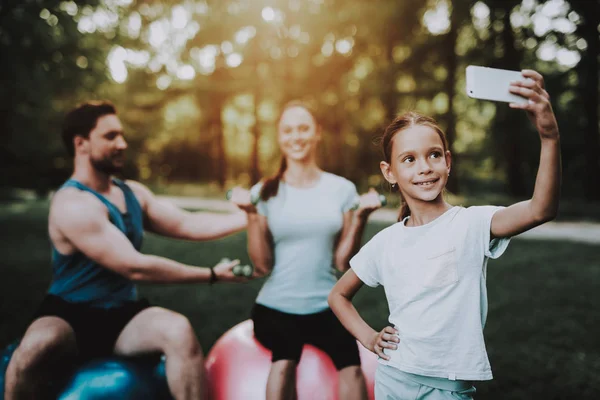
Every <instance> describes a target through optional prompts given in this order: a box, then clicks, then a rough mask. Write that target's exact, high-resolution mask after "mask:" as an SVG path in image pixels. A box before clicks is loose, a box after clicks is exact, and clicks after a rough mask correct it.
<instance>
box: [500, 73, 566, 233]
mask: <svg viewBox="0 0 600 400" xmlns="http://www.w3.org/2000/svg"><path fill="white" fill-rule="evenodd" d="M522 73H523V77H524V78H529V79H527V80H523V81H519V82H513V84H512V85H511V87H510V91H511V93H515V94H518V95H521V96H523V97H526V98H527V99H529V101H528V102H527V103H526V104H512V103H511V104H510V106H511V108H517V109H522V110H526V111H527V115H528V117H529V119H530V120H531V121H532V122H533V124H534V125H535V127H536V129H537V131H538V132H539V134H540V140H541V149H540V165H539V168H538V173H537V178H536V181H535V188H534V191H533V196H532V197H531V199H530V200H526V201H522V202H520V203H516V204H513V205H512V206H510V207H507V208H504V209H502V210H499V211H498V212H497V213H495V214H494V217H493V218H492V225H491V234H492V236H493V237H509V236H514V235H518V234H519V233H522V232H525V231H527V230H529V229H531V228H534V227H536V226H538V225H541V224H543V223H544V222H547V221H550V220H552V219H554V218H555V217H556V214H557V213H558V202H559V197H560V181H561V161H560V135H559V133H558V124H557V123H556V118H555V116H554V112H553V111H552V105H551V104H550V96H549V95H548V92H546V90H544V78H543V77H542V76H541V75H540V74H539V73H537V72H536V71H532V70H523V71H522Z"/></svg>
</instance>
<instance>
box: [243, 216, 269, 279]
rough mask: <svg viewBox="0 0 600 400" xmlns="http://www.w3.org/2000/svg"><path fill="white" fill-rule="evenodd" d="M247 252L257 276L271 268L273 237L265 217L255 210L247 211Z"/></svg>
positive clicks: (262, 274) (266, 272)
mask: <svg viewBox="0 0 600 400" xmlns="http://www.w3.org/2000/svg"><path fill="white" fill-rule="evenodd" d="M247 229H248V254H249V255H250V259H251V260H252V264H254V269H255V271H256V274H257V275H258V276H264V275H266V274H268V273H269V272H271V270H272V269H273V237H272V236H271V231H269V226H268V224H267V217H265V216H263V215H260V214H258V213H257V212H248V228H247Z"/></svg>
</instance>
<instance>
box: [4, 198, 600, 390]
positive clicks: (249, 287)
mask: <svg viewBox="0 0 600 400" xmlns="http://www.w3.org/2000/svg"><path fill="white" fill-rule="evenodd" d="M46 216H47V204H46V203H45V202H29V203H22V204H12V205H9V204H5V205H4V206H0V254H2V262H1V263H0V293H1V299H2V301H1V302H0V346H2V347H3V346H5V345H6V344H7V343H8V342H10V341H11V340H13V339H15V338H16V337H17V336H19V335H21V334H22V333H23V330H24V329H25V327H26V326H27V324H28V322H30V317H31V315H32V313H33V312H34V311H35V309H36V307H37V305H38V303H39V302H40V300H41V299H42V297H43V296H44V293H45V291H46V289H47V287H48V284H49V280H50V263H49V260H50V247H49V242H48V239H47V234H46ZM382 227H383V225H369V227H368V231H367V233H366V235H365V239H367V238H370V237H371V236H372V235H373V234H374V233H376V232H377V231H378V230H379V229H381V228H382ZM599 250H600V246H590V245H583V244H574V243H562V242H539V241H524V240H515V241H513V242H512V244H511V246H510V247H509V249H508V250H507V252H506V253H505V255H504V256H503V257H502V258H500V259H499V260H494V261H491V262H490V265H489V274H488V288H489V304H490V310H489V316H488V324H487V326H486V329H485V334H486V341H487V348H488V353H489V356H490V361H491V363H492V368H493V370H494V375H495V379H494V380H493V381H490V382H484V383H480V384H478V385H477V390H478V395H477V398H478V399H503V400H506V399H509V400H512V399H514V400H519V399H523V400H525V399H528V400H529V399H544V400H552V399H569V400H570V399H589V400H592V399H594V400H596V399H600V375H599V374H598V371H600V341H598V339H597V337H598V336H597V335H598V334H599V331H600V301H599V296H598V292H599V290H598V289H600V258H599V257H598V256H599V255H600V251H599ZM143 251H144V252H146V253H152V254H158V255H163V256H166V257H170V258H173V259H176V260H178V261H181V262H185V263H190V264H195V265H213V264H215V263H216V262H217V261H218V260H219V259H220V258H221V257H224V256H227V257H230V258H240V259H241V260H242V261H243V262H247V261H249V259H248V256H247V254H246V251H245V234H238V235H234V236H232V237H229V238H227V239H224V240H220V241H215V242H211V243H190V242H181V241H179V242H178V241H173V240H166V239H162V238H158V237H156V236H152V235H147V236H146V242H145V244H144V248H143ZM261 283H262V281H261V280H257V281H253V282H249V283H246V284H220V285H216V286H214V287H209V286H207V285H165V286H159V285H143V286H141V288H140V292H141V295H142V296H145V297H147V298H149V299H150V301H151V302H152V303H154V304H156V305H161V306H164V307H168V308H171V309H173V310H176V311H178V312H181V313H183V314H185V315H186V316H188V317H189V319H190V320H191V321H192V324H193V326H194V327H195V329H196V332H197V334H198V337H199V339H200V342H201V344H202V347H203V348H204V351H205V352H208V351H209V350H210V347H211V346H212V344H213V343H214V342H215V341H216V340H217V339H218V337H219V336H220V335H221V334H222V333H223V332H225V331H226V330H227V329H229V328H230V327H232V326H233V325H235V324H237V323H238V322H240V321H242V320H245V319H247V318H248V317H249V313H250V308H251V305H252V303H253V300H254V297H255V296H256V294H257V293H258V290H259V288H260V286H261ZM356 306H357V308H358V309H359V311H360V313H361V314H362V315H363V316H364V317H365V319H366V320H367V321H368V322H369V323H370V324H372V326H373V327H374V328H376V329H380V328H382V327H383V326H384V324H385V323H386V318H387V304H386V302H385V298H384V295H383V291H382V290H374V289H369V288H364V289H363V290H361V292H360V293H359V295H358V296H357V299H356Z"/></svg>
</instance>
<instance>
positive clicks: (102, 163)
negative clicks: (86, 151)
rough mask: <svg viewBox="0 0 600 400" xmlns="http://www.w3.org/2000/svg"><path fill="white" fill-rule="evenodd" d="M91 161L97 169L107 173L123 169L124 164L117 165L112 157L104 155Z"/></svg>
mask: <svg viewBox="0 0 600 400" xmlns="http://www.w3.org/2000/svg"><path fill="white" fill-rule="evenodd" d="M90 162H91V163H92V166H93V167H94V169H95V170H96V171H99V172H102V173H104V174H106V175H113V174H116V173H119V172H121V171H122V170H123V166H122V165H115V164H114V162H113V160H112V157H104V158H102V159H93V158H92V159H91V160H90Z"/></svg>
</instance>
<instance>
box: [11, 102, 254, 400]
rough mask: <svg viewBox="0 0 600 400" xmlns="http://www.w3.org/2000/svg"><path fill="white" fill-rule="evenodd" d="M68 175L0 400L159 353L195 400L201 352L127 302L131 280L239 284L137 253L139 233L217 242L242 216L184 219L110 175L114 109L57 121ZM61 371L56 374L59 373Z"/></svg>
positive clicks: (88, 110) (118, 157) (158, 311)
mask: <svg viewBox="0 0 600 400" xmlns="http://www.w3.org/2000/svg"><path fill="white" fill-rule="evenodd" d="M63 140H64V142H65V144H66V146H67V149H68V150H69V152H70V154H71V155H73V156H74V171H73V175H72V176H71V178H70V179H69V180H68V181H67V182H66V183H65V184H64V185H63V186H62V187H61V188H60V190H59V191H58V192H57V193H56V195H55V196H54V198H53V200H52V203H51V205H50V215H49V227H48V231H49V235H50V241H51V243H52V252H53V253H52V267H53V280H52V284H51V286H50V289H49V291H48V295H47V296H46V298H45V299H44V301H43V303H42V305H41V307H40V309H39V310H38V314H37V317H36V319H35V320H34V321H33V323H32V324H31V325H30V326H29V328H28V329H27V331H26V333H25V335H24V337H23V339H22V341H21V344H20V346H19V347H18V348H17V350H16V351H15V353H14V355H13V357H12V360H11V362H10V365H9V366H8V370H7V372H6V392H5V393H6V395H5V396H6V397H5V398H6V399H10V400H12V399H22V398H24V399H30V398H32V399H40V398H43V397H44V396H47V395H48V394H47V393H44V389H43V387H42V385H43V384H44V382H47V381H48V379H52V378H53V377H54V375H52V371H60V370H61V367H64V366H65V365H68V364H69V363H72V362H73V361H74V360H76V359H79V360H80V361H81V360H86V359H89V358H91V357H97V356H103V355H104V356H105V355H109V354H113V353H114V354H118V355H135V354H140V353H148V352H162V353H164V354H165V355H166V374H167V381H168V384H169V389H170V390H171V393H172V394H173V396H174V397H175V398H176V399H198V398H202V397H203V393H204V390H205V388H204V387H203V381H202V380H203V368H204V367H203V356H202V350H201V348H200V345H199V343H198V341H197V339H196V335H195V333H194V331H193V329H192V327H191V325H190V323H189V321H188V319H187V318H186V317H184V316H183V315H180V314H178V313H175V312H173V311H170V310H166V309H164V308H160V307H150V306H149V305H148V303H147V302H146V301H143V300H142V301H140V300H137V298H136V297H137V293H136V288H135V285H134V282H137V281H143V282H155V283H159V282H163V283H183V282H187V283H200V282H211V283H212V282H214V281H241V280H243V279H242V278H238V277H236V276H234V275H233V273H232V268H233V267H234V266H235V265H237V264H238V263H239V261H237V260H236V261H233V262H225V263H220V264H217V265H216V266H215V267H214V268H199V267H192V266H188V265H184V264H181V263H178V262H176V261H173V260H169V259H166V258H163V257H157V256H152V255H145V254H142V253H140V252H139V250H140V247H141V243H142V234H143V229H144V228H145V229H146V230H149V231H152V232H155V233H158V234H161V235H164V236H168V237H172V238H179V239H187V240H198V241H201V240H210V239H217V238H220V237H223V236H226V235H229V234H231V233H234V232H238V231H240V230H242V229H244V228H245V227H246V224H247V220H246V214H245V213H244V212H243V211H241V210H238V211H236V212H234V213H231V214H210V213H189V212H185V211H183V210H180V209H178V208H176V207H174V206H172V205H168V204H165V203H163V202H160V201H159V200H157V199H156V198H155V197H154V195H153V194H152V192H151V191H150V190H148V189H147V188H146V187H145V186H143V185H142V184H140V183H138V182H133V181H127V182H123V181H120V180H117V179H114V178H113V177H112V175H113V174H115V173H117V172H119V171H120V170H121V168H122V167H123V165H124V152H125V149H126V148H127V142H126V141H125V137H124V135H123V127H122V125H121V122H120V121H119V118H118V117H117V115H116V110H115V108H114V106H113V105H112V104H110V103H107V102H88V103H85V104H83V105H80V106H78V107H77V108H75V109H74V110H72V111H71V112H69V113H68V114H67V116H66V119H65V123H64V127H63ZM63 370H64V368H63Z"/></svg>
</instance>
